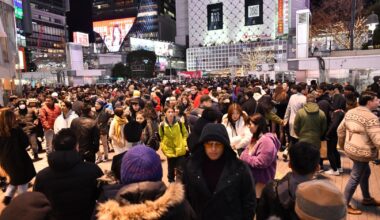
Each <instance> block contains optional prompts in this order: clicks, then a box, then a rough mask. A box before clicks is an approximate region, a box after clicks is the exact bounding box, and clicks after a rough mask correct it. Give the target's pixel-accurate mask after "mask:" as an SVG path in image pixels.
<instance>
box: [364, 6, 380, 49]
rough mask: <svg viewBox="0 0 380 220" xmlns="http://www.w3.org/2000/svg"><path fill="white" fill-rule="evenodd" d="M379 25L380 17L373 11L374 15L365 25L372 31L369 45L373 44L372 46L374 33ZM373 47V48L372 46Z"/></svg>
mask: <svg viewBox="0 0 380 220" xmlns="http://www.w3.org/2000/svg"><path fill="white" fill-rule="evenodd" d="M378 24H379V17H378V16H377V14H375V13H374V12H373V11H372V13H371V14H370V15H369V16H368V18H367V20H366V22H365V25H366V26H367V27H368V30H370V31H371V34H370V36H369V37H368V43H369V42H371V45H372V44H373V41H372V40H373V39H372V37H373V32H374V30H375V29H376V26H377V25H378ZM371 47H372V46H371Z"/></svg>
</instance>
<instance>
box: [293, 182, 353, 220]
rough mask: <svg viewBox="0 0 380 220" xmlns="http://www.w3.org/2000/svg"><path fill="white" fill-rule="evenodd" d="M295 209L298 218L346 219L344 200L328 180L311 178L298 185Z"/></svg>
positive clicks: (309, 219)
mask: <svg viewBox="0 0 380 220" xmlns="http://www.w3.org/2000/svg"><path fill="white" fill-rule="evenodd" d="M295 211H296V213H297V215H298V217H299V218H300V219H303V220H317V219H321V220H322V219H329V220H340V219H346V215H347V210H346V201H345V199H344V198H343V194H342V193H341V192H340V191H339V189H338V188H337V187H336V186H335V185H334V184H333V183H331V182H330V181H328V180H312V181H307V182H304V183H302V184H300V185H298V188H297V191H296V206H295Z"/></svg>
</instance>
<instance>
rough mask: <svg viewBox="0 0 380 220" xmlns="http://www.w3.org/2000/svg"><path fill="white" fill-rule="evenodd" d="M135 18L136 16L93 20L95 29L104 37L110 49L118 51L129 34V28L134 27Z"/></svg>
mask: <svg viewBox="0 0 380 220" xmlns="http://www.w3.org/2000/svg"><path fill="white" fill-rule="evenodd" d="M135 19H136V18H135V17H133V18H122V19H114V20H106V21H95V22H93V26H94V31H95V32H97V33H98V34H99V35H100V36H101V37H102V39H103V41H104V43H105V45H106V46H107V48H108V50H109V51H111V52H117V51H119V49H120V46H121V44H122V43H123V40H124V38H125V36H127V34H128V32H129V30H130V29H131V28H132V25H133V23H134V21H135Z"/></svg>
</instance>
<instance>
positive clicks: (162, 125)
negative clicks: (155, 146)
mask: <svg viewBox="0 0 380 220" xmlns="http://www.w3.org/2000/svg"><path fill="white" fill-rule="evenodd" d="M178 124H179V129H180V131H181V135H182V129H183V128H182V126H183V123H182V122H181V121H178ZM164 126H165V122H161V123H160V130H161V132H162V136H164V134H165V129H164ZM157 133H158V132H157ZM158 137H159V138H160V135H158ZM160 139H161V138H160ZM160 141H161V140H160Z"/></svg>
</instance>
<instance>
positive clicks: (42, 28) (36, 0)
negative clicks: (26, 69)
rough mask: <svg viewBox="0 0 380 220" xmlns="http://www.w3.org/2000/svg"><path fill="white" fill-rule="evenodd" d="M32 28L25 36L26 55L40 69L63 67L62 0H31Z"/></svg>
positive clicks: (64, 20) (64, 25)
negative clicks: (28, 34) (29, 33)
mask: <svg viewBox="0 0 380 220" xmlns="http://www.w3.org/2000/svg"><path fill="white" fill-rule="evenodd" d="M30 5H31V12H32V30H33V33H32V34H31V35H30V36H28V37H26V46H27V56H29V57H28V59H29V60H30V62H31V65H36V66H37V68H38V70H40V71H50V70H52V69H57V68H64V67H65V60H66V57H65V44H66V41H67V36H66V18H65V11H66V8H65V1H64V0H31V4H30Z"/></svg>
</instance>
